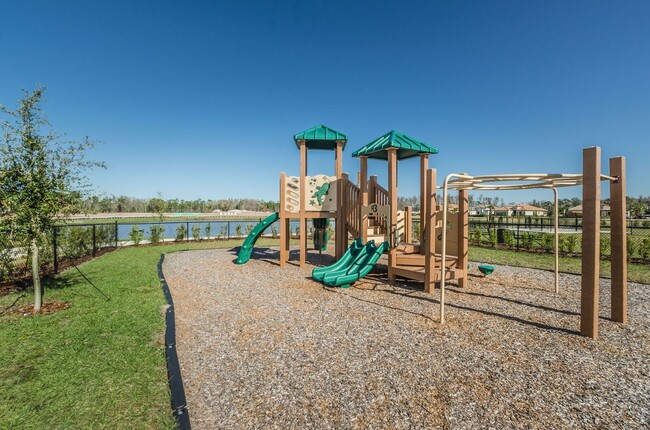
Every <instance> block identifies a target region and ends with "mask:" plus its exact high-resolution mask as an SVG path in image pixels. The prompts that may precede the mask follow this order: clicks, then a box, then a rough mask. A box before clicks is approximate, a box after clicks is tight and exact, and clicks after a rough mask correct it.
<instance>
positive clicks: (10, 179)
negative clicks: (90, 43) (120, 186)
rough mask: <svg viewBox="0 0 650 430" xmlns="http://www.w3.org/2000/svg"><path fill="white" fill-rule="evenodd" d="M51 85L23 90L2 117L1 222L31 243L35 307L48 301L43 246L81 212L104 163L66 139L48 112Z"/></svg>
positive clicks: (85, 145)
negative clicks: (89, 174) (95, 171)
mask: <svg viewBox="0 0 650 430" xmlns="http://www.w3.org/2000/svg"><path fill="white" fill-rule="evenodd" d="M44 91H45V88H44V87H38V88H37V89H36V90H34V91H33V92H32V93H29V92H27V91H25V90H23V97H22V98H21V99H20V100H18V105H17V107H16V109H15V110H10V109H8V108H6V107H5V106H0V110H1V111H2V112H3V113H4V114H5V115H6V116H7V117H8V119H7V120H3V121H2V128H3V132H4V133H3V140H2V142H1V146H0V202H2V204H1V207H0V211H1V212H0V222H1V223H2V224H4V226H5V227H8V228H9V229H10V230H11V231H18V232H20V233H21V234H22V236H23V237H24V238H25V242H26V243H28V244H29V250H30V252H29V253H30V254H31V260H32V261H31V263H32V278H33V287H34V310H36V311H38V310H40V308H41V304H42V297H43V296H42V289H41V280H40V273H39V270H40V264H39V245H40V246H42V245H43V244H44V243H45V242H44V241H45V238H46V236H47V234H48V233H51V232H52V230H53V227H54V224H55V222H56V221H57V220H59V219H61V218H62V217H63V216H66V215H69V214H72V213H75V212H78V211H79V210H80V208H81V203H82V198H83V197H84V196H86V195H87V194H88V191H89V187H90V185H89V183H88V179H87V178H86V176H85V175H84V173H85V172H86V171H87V170H89V169H92V168H94V167H104V165H103V163H99V162H95V161H88V160H86V158H85V155H86V151H87V150H88V149H90V148H92V147H93V146H94V144H93V143H92V142H90V141H89V140H88V138H86V139H85V140H83V141H82V142H70V141H61V140H60V139H61V136H60V135H56V134H54V132H53V131H52V129H51V125H50V123H49V122H48V120H47V118H46V116H45V115H44V114H43V113H42V103H43V94H44Z"/></svg>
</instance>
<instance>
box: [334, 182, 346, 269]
mask: <svg viewBox="0 0 650 430" xmlns="http://www.w3.org/2000/svg"><path fill="white" fill-rule="evenodd" d="M347 182H348V174H347V173H343V174H341V177H340V178H339V180H338V184H337V187H336V198H337V206H338V208H337V210H336V246H335V247H334V257H335V258H336V259H337V260H338V259H339V258H341V257H343V254H345V250H346V249H347V247H348V241H347V238H348V229H347V226H346V224H347V204H346V203H347V201H346V200H347V198H348V196H347V193H346V192H345V187H346V185H347Z"/></svg>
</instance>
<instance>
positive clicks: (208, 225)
mask: <svg viewBox="0 0 650 430" xmlns="http://www.w3.org/2000/svg"><path fill="white" fill-rule="evenodd" d="M211 232H212V224H210V223H208V224H207V225H206V226H205V237H207V238H208V239H210V233H211Z"/></svg>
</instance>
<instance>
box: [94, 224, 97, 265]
mask: <svg viewBox="0 0 650 430" xmlns="http://www.w3.org/2000/svg"><path fill="white" fill-rule="evenodd" d="M95 254H97V224H93V257H94V256H95Z"/></svg>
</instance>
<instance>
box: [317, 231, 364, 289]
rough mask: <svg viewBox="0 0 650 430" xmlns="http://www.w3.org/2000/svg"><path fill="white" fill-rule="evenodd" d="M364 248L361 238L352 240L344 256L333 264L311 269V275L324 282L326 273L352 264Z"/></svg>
mask: <svg viewBox="0 0 650 430" xmlns="http://www.w3.org/2000/svg"><path fill="white" fill-rule="evenodd" d="M362 249H363V242H361V238H357V239H355V241H354V242H352V245H350V247H349V248H348V250H347V251H345V254H343V257H341V258H340V259H339V261H337V262H336V263H334V264H332V265H331V266H325V267H317V268H315V269H314V270H312V271H311V277H312V278H314V279H315V280H317V281H320V282H322V281H323V277H324V276H325V274H326V273H328V272H333V271H336V270H340V269H343V268H344V267H348V266H350V264H352V261H353V260H354V259H355V258H356V257H357V255H359V251H361V250H362Z"/></svg>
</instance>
